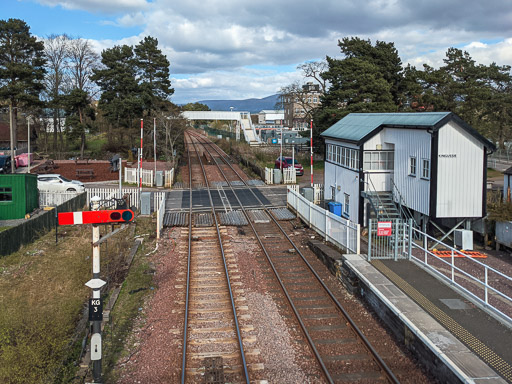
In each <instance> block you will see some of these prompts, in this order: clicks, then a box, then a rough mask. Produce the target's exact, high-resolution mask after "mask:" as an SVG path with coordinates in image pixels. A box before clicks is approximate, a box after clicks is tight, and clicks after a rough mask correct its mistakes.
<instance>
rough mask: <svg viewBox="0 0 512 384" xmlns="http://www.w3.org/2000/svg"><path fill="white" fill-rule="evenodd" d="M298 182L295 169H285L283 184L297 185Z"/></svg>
mask: <svg viewBox="0 0 512 384" xmlns="http://www.w3.org/2000/svg"><path fill="white" fill-rule="evenodd" d="M296 182H297V173H296V171H295V168H292V167H288V168H284V169H283V183H284V184H295V183H296Z"/></svg>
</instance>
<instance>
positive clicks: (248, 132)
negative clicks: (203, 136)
mask: <svg viewBox="0 0 512 384" xmlns="http://www.w3.org/2000/svg"><path fill="white" fill-rule="evenodd" d="M182 115H183V117H184V118H186V119H188V120H225V121H236V123H237V124H236V130H237V133H238V132H240V131H242V132H243V134H244V137H245V141H247V142H248V143H249V144H257V143H259V141H260V138H259V137H258V136H257V135H256V129H255V128H254V125H253V124H252V121H251V114H250V113H249V112H234V111H230V112H228V111H185V112H182ZM237 137H238V135H237Z"/></svg>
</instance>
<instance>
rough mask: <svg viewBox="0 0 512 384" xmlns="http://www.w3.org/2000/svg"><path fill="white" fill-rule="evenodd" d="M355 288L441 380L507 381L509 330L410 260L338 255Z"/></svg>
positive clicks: (511, 353)
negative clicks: (353, 281)
mask: <svg viewBox="0 0 512 384" xmlns="http://www.w3.org/2000/svg"><path fill="white" fill-rule="evenodd" d="M343 263H344V265H345V267H348V268H349V269H350V270H351V271H352V272H353V273H354V274H355V275H356V276H357V278H358V279H359V293H360V294H362V295H363V296H365V295H366V296H367V297H366V299H367V301H368V302H369V303H370V305H372V307H374V309H375V310H376V311H377V312H378V313H379V312H380V314H379V315H381V317H383V318H384V321H385V322H386V323H388V325H389V324H392V328H394V329H392V331H393V332H394V333H395V334H396V335H397V336H398V337H399V338H400V339H403V340H404V342H405V344H406V345H407V346H408V347H409V348H410V349H415V350H416V352H418V354H419V355H420V356H421V358H422V360H423V362H424V363H425V364H426V365H427V368H428V369H429V370H432V371H433V372H436V373H438V375H439V376H438V377H439V380H440V381H441V382H463V383H484V382H485V383H487V384H491V383H493V384H494V383H506V382H509V383H510V382H512V366H511V362H512V332H511V330H510V328H508V327H507V326H506V325H504V324H502V323H500V322H498V321H497V320H496V319H494V318H493V317H491V316H490V315H488V314H487V313H486V312H485V311H483V310H481V309H480V308H478V307H476V306H474V305H473V304H471V303H470V302H469V301H468V300H466V299H465V298H464V297H462V296H460V295H459V294H458V293H457V292H455V291H454V290H453V289H452V288H451V287H449V286H447V285H445V284H444V283H442V282H441V281H439V280H437V279H435V278H434V277H433V276H431V275H430V274H428V273H427V272H425V271H424V270H423V269H421V268H419V267H418V266H416V265H415V264H414V263H412V262H410V261H406V260H403V261H392V260H376V261H372V263H369V262H368V261H366V255H344V256H343Z"/></svg>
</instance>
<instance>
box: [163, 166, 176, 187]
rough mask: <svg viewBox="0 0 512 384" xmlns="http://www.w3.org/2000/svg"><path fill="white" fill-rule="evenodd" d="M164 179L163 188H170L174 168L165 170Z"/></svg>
mask: <svg viewBox="0 0 512 384" xmlns="http://www.w3.org/2000/svg"><path fill="white" fill-rule="evenodd" d="M164 175H165V181H164V187H165V188H171V187H172V185H173V184H174V168H171V170H170V171H165V174H164Z"/></svg>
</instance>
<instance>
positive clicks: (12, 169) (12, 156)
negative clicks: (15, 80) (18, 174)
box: [9, 101, 14, 173]
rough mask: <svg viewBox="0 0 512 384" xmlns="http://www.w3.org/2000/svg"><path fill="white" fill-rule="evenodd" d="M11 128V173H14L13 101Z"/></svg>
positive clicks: (10, 111) (10, 117) (10, 116)
mask: <svg viewBox="0 0 512 384" xmlns="http://www.w3.org/2000/svg"><path fill="white" fill-rule="evenodd" d="M9 128H10V140H11V143H10V145H11V173H14V127H13V126H12V101H11V102H10V103H9Z"/></svg>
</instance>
